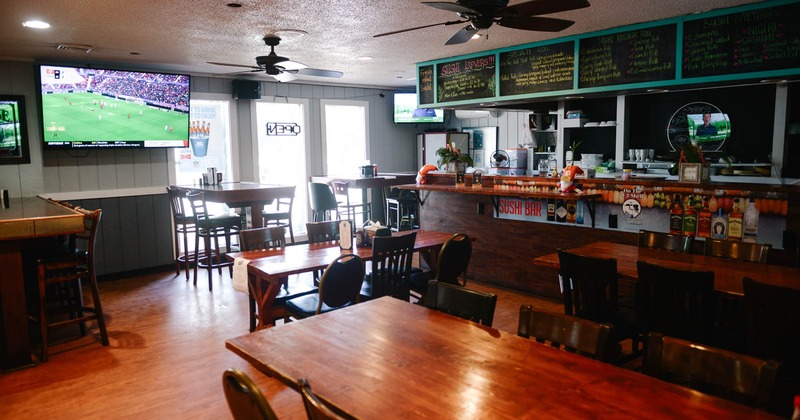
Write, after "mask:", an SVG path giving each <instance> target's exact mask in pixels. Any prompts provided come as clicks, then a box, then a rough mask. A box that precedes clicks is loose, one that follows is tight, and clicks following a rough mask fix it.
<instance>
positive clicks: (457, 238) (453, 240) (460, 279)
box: [411, 233, 472, 298]
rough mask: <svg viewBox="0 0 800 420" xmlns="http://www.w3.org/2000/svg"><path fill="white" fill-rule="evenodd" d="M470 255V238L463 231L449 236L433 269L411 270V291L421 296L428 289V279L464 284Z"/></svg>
mask: <svg viewBox="0 0 800 420" xmlns="http://www.w3.org/2000/svg"><path fill="white" fill-rule="evenodd" d="M471 257H472V240H471V239H470V238H469V236H467V235H466V234H464V233H456V234H454V235H453V236H451V237H449V238H448V239H447V241H445V243H444V245H442V248H441V250H439V256H438V257H437V258H436V267H435V270H430V271H421V270H420V271H415V270H414V269H412V272H411V291H413V292H415V293H416V294H418V295H419V297H420V298H422V297H423V296H424V295H425V293H426V292H427V290H428V281H430V280H438V281H440V282H442V283H448V284H455V285H460V286H466V284H467V278H466V274H467V267H468V266H469V260H470V258H471Z"/></svg>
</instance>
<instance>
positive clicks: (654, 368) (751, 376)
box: [642, 333, 778, 409]
mask: <svg viewBox="0 0 800 420" xmlns="http://www.w3.org/2000/svg"><path fill="white" fill-rule="evenodd" d="M642 368H643V372H644V373H645V374H647V375H650V376H654V377H656V378H659V379H663V380H665V381H668V382H673V383H676V384H679V385H683V386H686V387H688V388H692V389H694V390H697V391H701V392H704V393H706V394H711V395H715V396H718V397H722V398H726V399H730V400H733V401H737V402H739V403H743V404H747V405H750V406H753V407H756V408H762V409H763V408H767V407H768V406H769V402H770V398H771V395H772V389H773V384H774V383H775V377H776V372H777V370H778V363H777V362H774V361H771V360H763V359H758V358H755V357H751V356H747V355H744V354H740V353H735V352H731V351H727V350H722V349H718V348H715V347H709V346H706V345H698V344H697V343H695V342H692V341H686V340H681V339H679V338H674V337H668V336H664V335H662V334H658V333H650V334H649V336H648V345H647V353H646V355H645V359H644V365H643V367H642Z"/></svg>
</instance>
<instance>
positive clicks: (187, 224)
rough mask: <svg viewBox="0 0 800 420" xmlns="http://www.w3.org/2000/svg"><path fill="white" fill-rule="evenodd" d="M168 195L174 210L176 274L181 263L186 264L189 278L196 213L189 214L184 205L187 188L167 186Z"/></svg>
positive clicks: (187, 277) (179, 269) (185, 267)
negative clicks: (191, 241)
mask: <svg viewBox="0 0 800 420" xmlns="http://www.w3.org/2000/svg"><path fill="white" fill-rule="evenodd" d="M167 195H168V196H169V206H170V209H171V210H172V228H173V243H174V244H175V275H176V276H177V275H180V274H181V264H183V266H184V271H185V272H186V280H187V281H188V280H189V261H191V259H192V257H190V253H192V254H193V253H194V250H192V251H189V235H194V234H195V233H196V231H197V228H196V226H195V219H194V215H192V214H189V213H188V212H187V211H186V208H185V206H184V204H185V202H184V201H185V200H186V190H184V189H181V188H178V187H174V186H169V187H167ZM181 242H183V251H181V246H180V244H181Z"/></svg>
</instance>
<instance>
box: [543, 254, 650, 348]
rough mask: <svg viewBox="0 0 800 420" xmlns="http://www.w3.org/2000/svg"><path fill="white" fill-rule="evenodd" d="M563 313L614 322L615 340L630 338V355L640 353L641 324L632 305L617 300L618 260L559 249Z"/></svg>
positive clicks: (596, 320) (602, 321)
mask: <svg viewBox="0 0 800 420" xmlns="http://www.w3.org/2000/svg"><path fill="white" fill-rule="evenodd" d="M558 260H559V265H560V267H561V268H559V275H560V277H561V285H562V293H563V297H564V314H565V315H571V316H577V317H578V318H583V319H588V320H590V321H594V322H597V323H600V324H611V325H614V326H615V328H614V331H615V337H614V339H615V340H616V341H621V340H626V339H631V340H632V350H633V351H632V353H631V357H636V356H638V355H639V341H640V337H639V334H640V331H641V327H640V325H639V318H638V313H637V311H636V309H635V308H633V307H630V306H623V305H620V303H619V284H618V278H617V276H618V275H617V260H615V259H613V258H608V259H605V258H593V257H586V256H583V255H577V254H573V253H572V252H569V251H565V250H562V249H559V250H558Z"/></svg>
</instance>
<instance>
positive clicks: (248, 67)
mask: <svg viewBox="0 0 800 420" xmlns="http://www.w3.org/2000/svg"><path fill="white" fill-rule="evenodd" d="M206 63H208V64H214V65H217V66H228V67H243V68H246V69H253V70H262V69H261V67H256V66H248V65H245V64H231V63H217V62H216V61H206Z"/></svg>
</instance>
